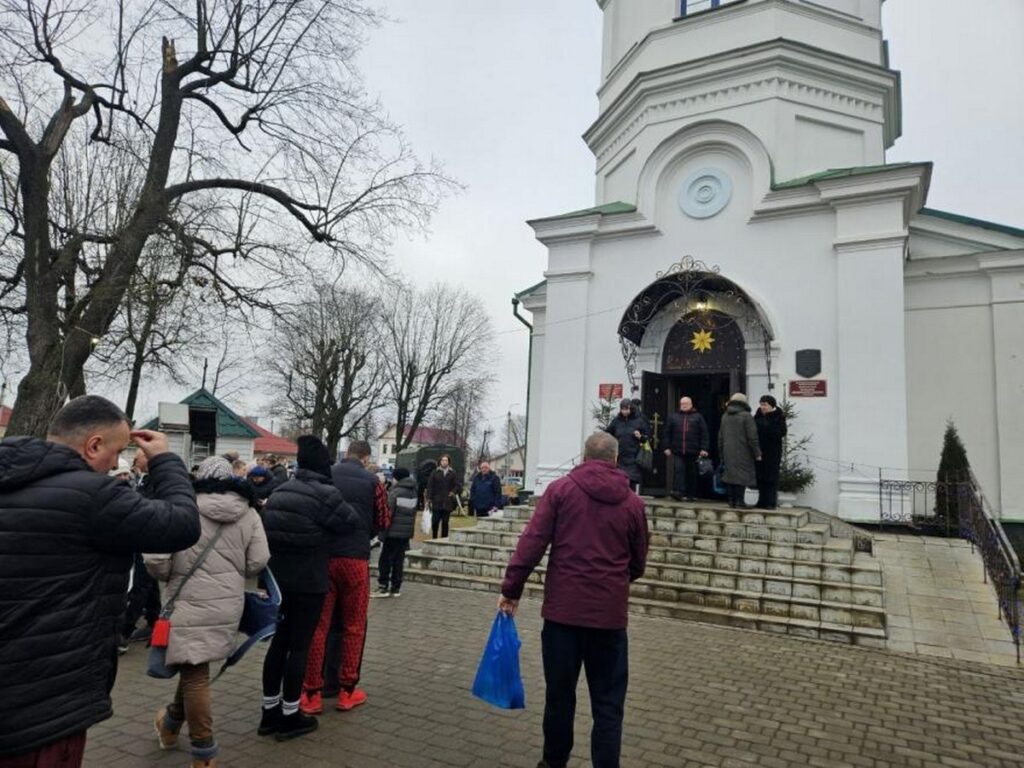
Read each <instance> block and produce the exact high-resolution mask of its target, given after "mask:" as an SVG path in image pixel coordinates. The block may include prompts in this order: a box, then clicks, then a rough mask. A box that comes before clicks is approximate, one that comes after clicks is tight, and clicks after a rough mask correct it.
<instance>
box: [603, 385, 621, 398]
mask: <svg viewBox="0 0 1024 768" xmlns="http://www.w3.org/2000/svg"><path fill="white" fill-rule="evenodd" d="M597 396H598V397H599V398H601V399H602V400H620V399H621V398H622V385H621V384H598V385H597Z"/></svg>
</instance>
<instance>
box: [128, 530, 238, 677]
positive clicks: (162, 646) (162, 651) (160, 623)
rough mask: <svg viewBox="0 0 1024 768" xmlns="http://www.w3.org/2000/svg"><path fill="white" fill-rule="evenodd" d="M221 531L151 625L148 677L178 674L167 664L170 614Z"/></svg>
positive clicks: (215, 533)
mask: <svg viewBox="0 0 1024 768" xmlns="http://www.w3.org/2000/svg"><path fill="white" fill-rule="evenodd" d="M223 530H224V527H223V526H218V527H217V530H216V531H214V534H213V536H211V537H210V540H209V541H208V542H206V546H205V547H203V551H202V552H200V553H199V557H197V558H196V561H195V562H194V563H192V567H191V568H189V569H188V572H187V573H186V574H185V577H184V578H183V579H182V580H181V581H180V582H178V588H177V589H176V590H174V594H173V595H171V599H170V600H168V601H167V602H166V603H165V604H164V607H163V608H162V609H161V610H160V617H159V618H158V619H157V620H156V622H155V623H154V624H153V637H152V638H151V639H150V646H149V658H148V660H147V662H146V674H147V675H149V676H150V677H155V678H157V679H159V680H168V679H170V678H172V677H174V676H175V675H176V674H178V668H177V667H174V666H169V665H168V664H167V643H168V642H169V641H170V637H171V614H172V613H174V603H175V602H176V601H177V599H178V596H179V595H180V594H181V590H182V589H183V588H184V586H185V584H186V583H187V582H188V580H189V579H191V578H192V575H193V574H194V573H195V572H196V571H197V570H199V566H201V565H202V564H203V561H204V560H206V556H207V555H208V554H210V552H211V551H212V550H213V547H214V545H215V544H216V543H217V540H218V539H220V534H221V531H223Z"/></svg>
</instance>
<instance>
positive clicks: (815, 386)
mask: <svg viewBox="0 0 1024 768" xmlns="http://www.w3.org/2000/svg"><path fill="white" fill-rule="evenodd" d="M789 396H790V397H828V382H827V381H825V379H796V380H793V381H790V382H789Z"/></svg>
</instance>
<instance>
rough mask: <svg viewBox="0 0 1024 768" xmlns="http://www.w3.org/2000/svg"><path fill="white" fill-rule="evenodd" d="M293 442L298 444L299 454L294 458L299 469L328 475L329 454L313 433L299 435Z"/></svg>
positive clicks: (329, 470)
mask: <svg viewBox="0 0 1024 768" xmlns="http://www.w3.org/2000/svg"><path fill="white" fill-rule="evenodd" d="M295 442H296V443H298V445H299V454H298V457H297V459H296V461H297V462H298V465H299V469H308V470H309V471H310V472H316V473H317V474H319V475H327V476H328V477H330V475H331V455H330V454H329V453H328V452H327V446H326V445H324V444H323V443H322V442H321V441H320V438H319V437H316V436H315V435H301V436H300V437H299V439H298V440H296V441H295Z"/></svg>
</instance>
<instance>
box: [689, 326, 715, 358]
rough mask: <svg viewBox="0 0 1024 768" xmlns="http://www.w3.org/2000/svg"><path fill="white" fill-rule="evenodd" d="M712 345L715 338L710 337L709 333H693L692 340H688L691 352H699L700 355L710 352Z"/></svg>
mask: <svg viewBox="0 0 1024 768" xmlns="http://www.w3.org/2000/svg"><path fill="white" fill-rule="evenodd" d="M714 343H715V337H714V336H712V335H711V331H694V332H693V338H692V339H690V344H691V345H692V346H693V351H694V352H700V353H701V354H702V355H703V354H704V353H705V352H710V351H711V347H712V345H713V344H714Z"/></svg>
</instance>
